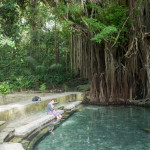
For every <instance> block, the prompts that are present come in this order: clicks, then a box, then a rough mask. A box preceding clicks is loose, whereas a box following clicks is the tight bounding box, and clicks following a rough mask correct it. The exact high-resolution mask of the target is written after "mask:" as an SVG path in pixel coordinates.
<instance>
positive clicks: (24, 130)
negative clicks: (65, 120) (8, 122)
mask: <svg viewBox="0 0 150 150" xmlns="http://www.w3.org/2000/svg"><path fill="white" fill-rule="evenodd" d="M58 112H59V113H60V114H63V113H64V111H63V110H59V111H58ZM54 118H55V116H54V115H46V116H44V117H43V118H40V119H38V120H35V121H33V122H31V123H29V124H27V125H24V126H21V127H18V128H16V129H15V136H17V137H26V136H27V135H29V134H30V133H32V132H33V131H34V130H36V129H37V128H39V127H41V126H42V125H44V124H46V123H48V122H50V121H51V120H53V119H54Z"/></svg>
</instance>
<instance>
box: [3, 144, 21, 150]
mask: <svg viewBox="0 0 150 150" xmlns="http://www.w3.org/2000/svg"><path fill="white" fill-rule="evenodd" d="M0 150H24V148H23V147H22V144H20V143H4V144H1V145H0Z"/></svg>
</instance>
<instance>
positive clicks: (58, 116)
mask: <svg viewBox="0 0 150 150" xmlns="http://www.w3.org/2000/svg"><path fill="white" fill-rule="evenodd" d="M54 102H55V100H54V99H51V100H50V103H48V105H47V114H48V115H54V116H55V117H56V119H57V120H59V119H61V118H62V116H61V114H60V113H59V112H56V111H55V109H54V105H53V104H54Z"/></svg>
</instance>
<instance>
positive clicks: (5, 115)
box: [0, 92, 84, 122]
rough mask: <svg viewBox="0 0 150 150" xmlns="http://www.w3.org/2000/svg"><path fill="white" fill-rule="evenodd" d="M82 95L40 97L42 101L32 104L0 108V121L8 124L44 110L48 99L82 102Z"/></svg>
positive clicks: (16, 104) (68, 94) (74, 93)
mask: <svg viewBox="0 0 150 150" xmlns="http://www.w3.org/2000/svg"><path fill="white" fill-rule="evenodd" d="M83 97H84V94H83V93H81V92H65V93H61V94H60V93H59V94H55V95H52V96H46V97H41V99H42V101H37V102H32V100H27V101H22V102H18V103H12V104H8V105H2V106H0V120H1V121H6V122H9V121H11V120H14V119H17V118H20V117H22V116H24V117H25V116H26V115H28V114H31V113H36V112H39V111H41V110H44V109H45V107H46V106H47V104H48V103H49V99H56V101H57V102H71V101H76V100H83Z"/></svg>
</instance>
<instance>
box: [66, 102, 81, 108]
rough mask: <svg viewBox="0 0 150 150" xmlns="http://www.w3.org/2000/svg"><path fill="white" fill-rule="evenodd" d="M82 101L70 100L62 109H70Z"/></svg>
mask: <svg viewBox="0 0 150 150" xmlns="http://www.w3.org/2000/svg"><path fill="white" fill-rule="evenodd" d="M81 103H82V101H76V102H72V103H70V104H68V105H66V106H64V110H72V109H74V108H75V107H76V106H78V105H80V104H81Z"/></svg>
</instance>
